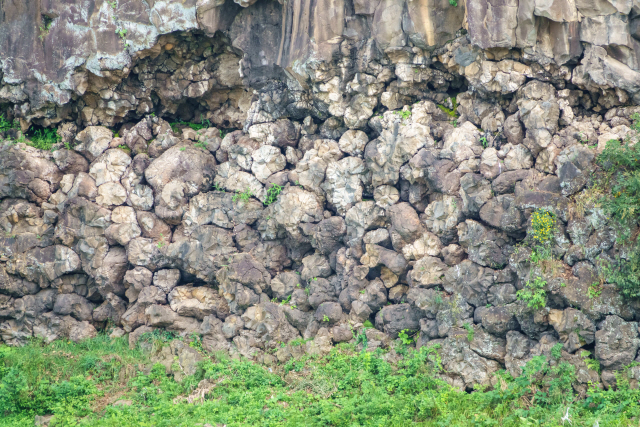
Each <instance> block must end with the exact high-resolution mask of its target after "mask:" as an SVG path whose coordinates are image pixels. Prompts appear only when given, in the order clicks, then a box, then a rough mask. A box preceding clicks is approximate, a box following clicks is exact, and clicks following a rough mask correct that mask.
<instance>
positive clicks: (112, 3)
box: [107, 0, 118, 10]
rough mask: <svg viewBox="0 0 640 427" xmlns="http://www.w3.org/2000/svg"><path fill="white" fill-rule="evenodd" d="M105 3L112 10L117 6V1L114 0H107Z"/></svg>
mask: <svg viewBox="0 0 640 427" xmlns="http://www.w3.org/2000/svg"><path fill="white" fill-rule="evenodd" d="M107 4H108V5H109V6H111V7H112V8H113V10H116V8H117V7H118V2H117V1H116V0H113V1H109V0H107Z"/></svg>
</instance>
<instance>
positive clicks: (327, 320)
mask: <svg viewBox="0 0 640 427" xmlns="http://www.w3.org/2000/svg"><path fill="white" fill-rule="evenodd" d="M330 320H331V319H329V316H327V315H326V314H325V315H323V316H322V321H323V322H329V321H330Z"/></svg>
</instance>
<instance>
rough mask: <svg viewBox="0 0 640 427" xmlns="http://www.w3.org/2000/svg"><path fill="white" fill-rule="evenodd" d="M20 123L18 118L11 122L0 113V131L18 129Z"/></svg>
mask: <svg viewBox="0 0 640 427" xmlns="http://www.w3.org/2000/svg"><path fill="white" fill-rule="evenodd" d="M19 127H20V124H19V123H18V120H17V119H16V120H14V121H13V122H10V121H8V120H7V119H5V118H4V114H0V132H4V131H7V130H10V129H18V128H19Z"/></svg>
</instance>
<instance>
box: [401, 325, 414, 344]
mask: <svg viewBox="0 0 640 427" xmlns="http://www.w3.org/2000/svg"><path fill="white" fill-rule="evenodd" d="M410 333H411V331H409V330H408V329H403V330H401V331H400V333H398V338H400V342H401V343H402V345H404V346H407V345H411V343H412V342H413V339H412V338H411V337H410V336H409V334H410Z"/></svg>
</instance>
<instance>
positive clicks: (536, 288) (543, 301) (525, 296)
mask: <svg viewBox="0 0 640 427" xmlns="http://www.w3.org/2000/svg"><path fill="white" fill-rule="evenodd" d="M546 285H547V282H546V281H545V280H542V278H541V277H536V278H535V279H534V280H533V281H531V280H530V281H528V282H527V284H526V285H525V286H524V288H522V289H520V290H519V291H518V292H517V293H516V295H517V296H518V299H519V300H520V301H524V302H525V303H527V307H529V308H533V309H534V310H537V309H540V308H543V307H545V306H546V305H547V293H546V291H545V290H544V287H545V286H546Z"/></svg>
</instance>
